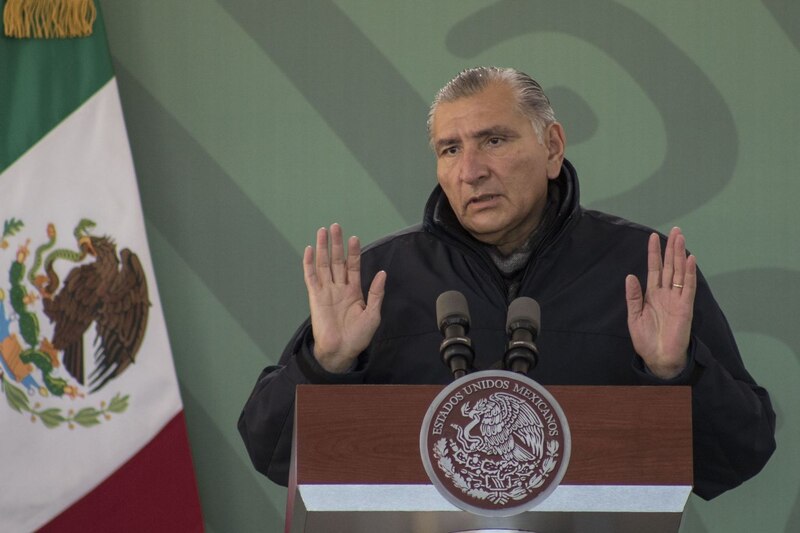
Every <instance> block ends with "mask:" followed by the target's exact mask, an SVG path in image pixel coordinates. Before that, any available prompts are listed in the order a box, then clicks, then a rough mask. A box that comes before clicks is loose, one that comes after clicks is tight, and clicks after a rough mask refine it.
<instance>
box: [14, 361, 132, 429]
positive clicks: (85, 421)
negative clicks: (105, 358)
mask: <svg viewBox="0 0 800 533" xmlns="http://www.w3.org/2000/svg"><path fill="white" fill-rule="evenodd" d="M0 389H1V390H2V392H3V393H4V394H5V397H6V401H7V402H8V405H9V406H10V407H11V408H12V409H14V410H15V411H17V412H18V413H22V412H28V413H30V415H31V422H35V421H36V420H37V419H39V420H41V421H42V424H44V426H45V427H46V428H56V427H58V426H60V425H61V424H63V423H66V424H67V427H69V429H73V428H74V427H75V425H76V424H77V425H79V426H82V427H91V426H96V425H97V424H99V423H100V422H102V420H103V419H105V420H111V414H112V413H115V414H121V413H124V412H125V410H126V409H127V408H128V399H129V397H130V395H125V396H122V395H121V394H120V393H117V394H116V395H115V396H114V397H113V398H111V400H110V401H109V402H108V403H106V402H105V401H102V402H100V407H99V408H95V407H84V408H82V409H79V410H78V411H77V412H76V411H74V410H73V409H69V410H68V411H67V412H66V413H65V414H62V411H61V409H59V408H57V407H50V408H47V409H40V408H39V407H40V405H39V403H35V404H33V405H31V403H30V401H29V400H28V396H27V395H26V394H25V393H24V392H23V391H22V390H21V389H19V388H18V387H17V386H16V385H14V384H13V383H12V382H10V381H9V380H8V379H6V377H5V373H3V372H1V371H0Z"/></svg>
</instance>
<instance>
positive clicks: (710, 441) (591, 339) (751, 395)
mask: <svg viewBox="0 0 800 533" xmlns="http://www.w3.org/2000/svg"><path fill="white" fill-rule="evenodd" d="M428 131H429V136H430V142H431V146H432V147H433V149H434V152H435V154H436V161H437V177H438V181H439V186H438V187H437V188H436V189H435V190H434V191H433V193H432V195H431V197H430V199H429V200H428V203H427V206H426V208H425V214H424V219H423V222H422V224H421V225H418V226H414V227H411V228H408V229H406V230H403V231H401V232H399V233H396V234H394V235H390V236H388V237H386V238H384V239H382V240H380V241H378V242H376V243H373V244H372V245H370V246H368V247H366V248H365V249H364V250H363V252H362V251H361V250H360V246H359V241H358V239H357V238H355V237H351V238H350V240H349V241H348V243H347V244H348V251H347V253H345V251H344V242H343V237H342V230H341V228H340V227H339V225H338V224H334V225H332V226H331V228H330V232H328V231H327V230H326V229H325V228H322V229H320V230H319V231H318V232H317V240H316V249H312V247H311V246H309V247H307V248H306V250H305V254H304V257H303V269H304V274H305V282H306V287H307V289H308V298H309V307H310V310H311V317H310V320H307V321H306V322H305V323H304V324H303V325H301V326H300V328H299V329H298V330H297V332H296V333H295V335H294V337H293V338H292V339H291V341H290V342H289V344H288V346H287V347H286V349H285V350H284V353H283V355H282V356H281V359H280V362H279V364H278V365H277V366H273V367H268V368H267V369H265V370H264V372H263V373H262V374H261V376H260V377H259V380H258V382H257V384H256V387H255V390H254V391H253V393H252V395H251V397H250V399H249V400H248V402H247V404H246V405H245V408H244V411H243V412H242V415H241V417H240V420H239V430H240V432H241V434H242V437H243V439H244V441H245V444H246V446H247V449H248V452H249V453H250V456H251V458H252V460H253V463H254V464H255V466H256V468H257V469H258V470H259V471H261V472H263V473H265V474H266V475H268V476H269V477H270V478H271V479H273V480H274V481H276V482H278V483H282V484H285V483H286V482H287V472H288V463H289V450H290V444H291V437H292V409H293V401H294V389H295V386H296V385H297V384H298V383H448V382H449V381H451V380H452V376H451V375H450V371H449V369H447V368H445V366H444V365H443V364H442V363H441V362H440V360H439V357H438V346H439V343H440V342H441V333H440V332H439V331H438V329H437V323H436V317H435V304H434V302H435V300H436V297H437V296H438V295H439V294H441V293H442V292H444V291H447V290H458V291H460V292H462V293H464V295H465V296H466V298H467V301H468V303H469V305H470V311H471V318H472V321H471V330H470V334H471V337H472V340H473V344H474V346H475V351H476V360H475V367H476V368H477V369H486V368H490V367H492V366H496V364H497V362H498V360H499V359H500V358H501V357H502V351H503V348H504V346H505V342H506V333H505V319H506V311H507V308H508V304H509V303H510V302H511V301H512V300H513V299H514V298H516V297H517V296H530V297H532V298H534V299H536V300H537V301H538V302H539V304H540V306H541V310H542V328H541V332H540V334H539V338H538V346H539V349H540V352H541V357H540V361H539V365H538V366H537V367H536V369H535V370H534V371H533V372H532V373H531V377H533V378H534V379H535V380H537V381H538V382H540V383H542V384H544V385H551V384H559V385H560V384H569V385H636V384H663V385H691V387H692V411H693V413H692V414H693V423H694V431H693V441H694V471H695V472H694V473H695V487H694V491H695V492H696V493H697V494H699V495H700V496H702V497H703V498H706V499H710V498H713V497H714V496H717V495H718V494H720V493H722V492H724V491H725V490H728V489H730V488H732V487H735V486H737V485H739V484H740V483H742V482H743V481H744V480H746V479H748V478H749V477H751V476H753V475H755V474H756V473H757V472H758V471H760V470H761V468H762V467H763V466H764V464H765V463H766V461H767V459H768V458H769V457H770V455H771V454H772V452H773V450H774V448H775V441H774V431H775V414H774V412H773V410H772V406H771V404H770V400H769V396H768V394H767V392H766V391H765V390H764V389H763V388H761V387H759V386H758V385H757V384H756V383H755V382H754V381H753V379H752V377H751V376H750V375H749V374H748V373H747V371H746V370H745V368H744V365H743V364H742V360H741V357H740V355H739V352H738V349H737V347H736V343H735V341H734V339H733V336H732V334H731V332H730V329H729V327H728V325H727V322H726V320H725V317H724V316H723V314H722V312H721V311H720V309H719V307H718V306H717V304H716V302H715V301H714V298H713V296H712V295H711V293H710V291H709V288H708V286H707V284H706V282H705V280H704V279H703V277H702V276H701V275H700V274H699V272H698V271H697V267H696V262H695V258H694V256H691V255H689V256H687V254H686V248H685V238H684V236H683V235H682V233H681V231H680V230H679V229H678V228H673V230H672V231H671V232H670V234H669V236H668V237H667V238H666V244H665V245H664V244H663V242H662V241H663V238H662V237H661V236H659V235H658V234H656V233H655V232H653V231H652V230H649V229H647V228H644V227H642V226H639V225H636V224H633V223H631V222H628V221H626V220H623V219H620V218H617V217H614V216H611V215H607V214H604V213H599V212H594V211H588V210H585V209H583V208H582V207H581V206H580V204H579V199H578V180H577V174H576V172H575V169H574V168H573V167H572V165H571V164H570V163H569V162H568V161H567V160H566V159H564V149H565V144H566V141H565V136H564V130H563V128H562V126H561V125H560V124H559V123H558V122H556V120H555V116H554V114H553V110H552V108H551V107H550V104H549V101H548V100H547V97H546V96H545V95H544V93H543V92H542V89H541V87H540V86H539V85H538V84H537V83H536V82H535V81H534V80H533V79H531V78H530V77H529V76H527V75H526V74H523V73H521V72H518V71H515V70H512V69H497V68H493V67H489V68H476V69H470V70H466V71H464V72H462V73H460V74H459V75H458V76H456V78H454V79H453V80H452V81H450V82H449V83H448V84H447V85H446V86H445V87H444V88H443V89H441V90H440V91H439V93H438V94H437V96H436V98H435V100H434V102H433V105H432V106H431V110H430V113H429V117H428ZM662 246H663V247H664V250H663V255H662ZM329 248H330V249H329ZM362 279H363V284H362ZM640 279H643V280H646V287H645V289H644V290H643V289H642V287H641V285H640V282H639V280H640ZM367 284H368V285H367ZM623 285H624V289H623ZM365 293H366V294H367V297H366V299H365V298H364V294H365ZM384 296H385V298H384Z"/></svg>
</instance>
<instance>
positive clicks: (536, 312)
mask: <svg viewBox="0 0 800 533" xmlns="http://www.w3.org/2000/svg"><path fill="white" fill-rule="evenodd" d="M541 321H542V312H541V310H540V309H539V304H538V303H537V302H536V300H534V299H533V298H528V297H527V296H520V297H519V298H517V299H515V300H514V301H513V302H511V305H509V306H508V318H507V319H506V331H508V332H509V333H511V326H512V324H518V323H520V322H528V323H530V324H531V325H532V326H533V329H534V331H537V332H538V331H539V328H540V327H541Z"/></svg>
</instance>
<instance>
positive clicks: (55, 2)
mask: <svg viewBox="0 0 800 533" xmlns="http://www.w3.org/2000/svg"><path fill="white" fill-rule="evenodd" d="M96 18H97V9H96V8H95V5H94V2H93V0H6V6H5V8H4V9H3V26H4V28H5V34H6V36H7V37H17V38H19V39H23V38H30V37H33V38H35V39H65V38H68V37H87V36H89V35H91V34H92V26H93V24H94V20H95V19H96Z"/></svg>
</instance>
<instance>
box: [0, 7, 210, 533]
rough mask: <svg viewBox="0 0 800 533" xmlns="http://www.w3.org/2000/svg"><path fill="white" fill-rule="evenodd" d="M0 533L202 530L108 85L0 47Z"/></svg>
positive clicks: (10, 42)
mask: <svg viewBox="0 0 800 533" xmlns="http://www.w3.org/2000/svg"><path fill="white" fill-rule="evenodd" d="M0 231H2V235H0V531H3V532H17V531H19V532H27V531H33V530H37V529H39V528H42V530H43V531H58V532H62V531H149V532H153V531H202V530H203V520H202V516H201V512H200V503H199V499H198V493H197V486H196V482H195V477H194V471H193V468H192V462H191V456H190V451H189V446H188V440H187V434H186V425H185V421H184V416H183V405H182V403H181V398H180V394H179V390H178V382H177V379H176V376H175V369H174V366H173V361H172V354H171V352H170V347H169V341H168V337H167V331H166V327H165V324H164V317H163V312H162V308H161V303H160V301H159V297H158V292H157V286H156V279H155V276H154V274H153V267H152V262H151V258H150V253H149V250H148V244H147V239H146V234H145V226H144V221H143V217H142V211H141V204H140V200H139V192H138V188H137V182H136V176H135V174H134V167H133V161H132V159H131V153H130V148H129V145H128V138H127V134H126V132H125V124H124V121H123V115H122V109H121V107H120V100H119V94H118V91H117V84H116V80H115V78H114V73H113V70H112V65H111V59H110V56H109V53H108V48H107V44H106V35H105V29H104V27H103V23H102V20H101V18H100V17H99V16H98V18H97V20H96V21H95V23H94V31H93V34H92V35H91V36H90V37H84V38H72V39H13V38H9V37H5V36H0Z"/></svg>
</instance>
